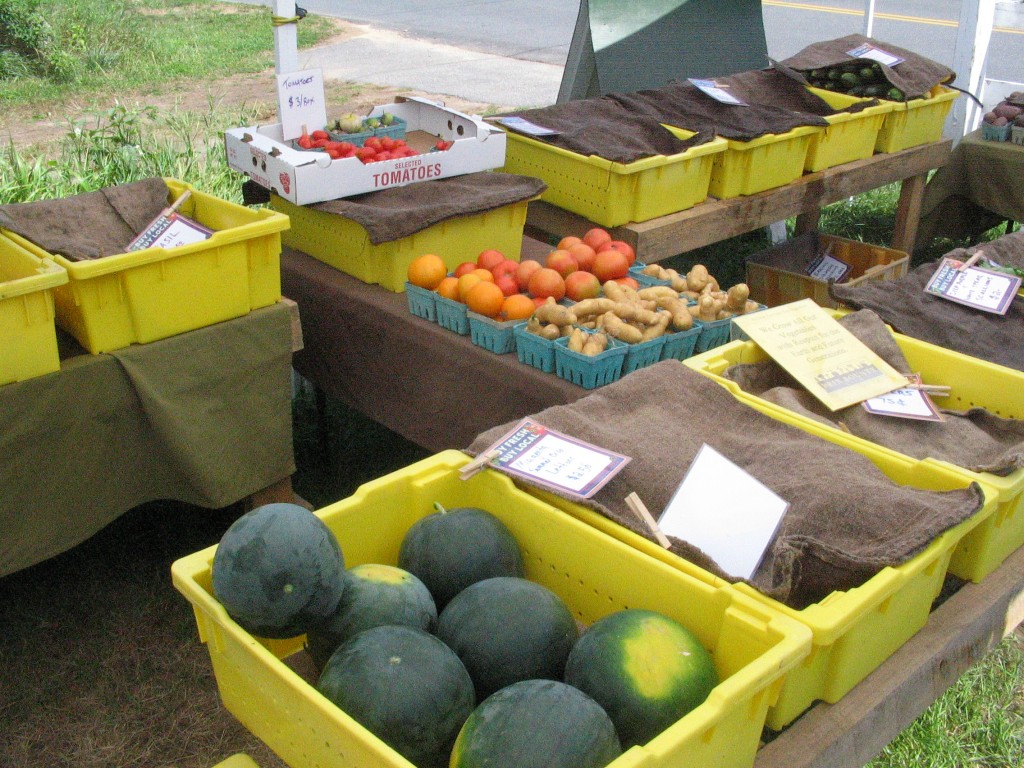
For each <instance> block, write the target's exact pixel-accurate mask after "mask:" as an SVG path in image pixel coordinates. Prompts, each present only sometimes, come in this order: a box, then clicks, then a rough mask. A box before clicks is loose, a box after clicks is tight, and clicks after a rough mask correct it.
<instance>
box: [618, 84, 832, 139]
mask: <svg viewBox="0 0 1024 768" xmlns="http://www.w3.org/2000/svg"><path fill="white" fill-rule="evenodd" d="M722 80H723V81H728V82H729V83H733V84H736V85H741V84H742V87H741V88H740V90H741V91H742V92H743V93H745V94H746V95H747V96H750V95H751V93H752V92H753V90H754V89H756V83H757V81H760V82H762V83H767V76H766V77H762V76H760V75H756V74H752V73H748V74H746V75H733V76H732V78H722ZM716 82H717V81H716ZM773 82H774V80H773ZM776 85H778V86H779V90H780V91H782V90H783V87H782V85H781V81H779V82H778V83H776ZM785 89H786V92H788V93H789V94H790V96H789V97H788V99H785V100H786V101H787V102H788V103H787V104H785V105H780V104H775V103H768V100H767V99H765V98H761V99H750V100H749V101H748V102H747V106H739V105H736V104H724V103H722V102H720V101H718V100H717V99H714V98H712V97H711V96H709V95H708V94H706V93H704V92H703V91H702V90H700V89H699V88H698V87H697V86H695V85H694V84H693V83H690V82H680V83H669V84H668V85H664V86H662V87H660V88H654V89H651V90H646V91H637V92H635V93H617V94H612V95H611V96H610V98H613V99H615V100H616V101H618V102H619V103H620V104H622V106H623V107H624V108H626V109H627V110H628V111H630V112H632V113H635V114H640V115H647V116H649V117H651V118H653V119H655V120H656V121H658V122H662V123H667V124H668V125H673V126H676V127H678V128H685V129H687V130H690V131H698V132H699V133H702V134H704V133H708V134H712V135H715V136H721V137H722V138H724V139H733V140H734V141H752V140H753V139H756V138H759V137H761V136H766V135H768V134H782V133H786V132H788V131H791V130H793V129H794V128H799V127H801V126H805V125H812V126H820V127H825V126H827V125H828V122H827V121H826V120H825V119H824V118H823V117H821V116H820V114H831V113H832V110H829V111H828V112H822V113H815V112H810V111H797V110H795V109H793V108H792V107H793V106H794V105H795V104H796V103H797V102H796V99H795V97H794V96H793V95H792V94H793V93H794V89H792V88H791V87H789V86H785ZM730 90H731V88H730ZM736 95H737V96H740V98H741V99H742V98H743V97H742V96H741V94H740V93H737V94H736ZM808 96H813V94H808ZM780 98H782V96H781V94H780ZM813 98H815V99H817V97H813ZM808 103H810V101H809V100H801V101H800V104H803V105H805V106H806V105H807V104H808ZM819 109H820V107H819Z"/></svg>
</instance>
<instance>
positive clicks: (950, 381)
mask: <svg viewBox="0 0 1024 768" xmlns="http://www.w3.org/2000/svg"><path fill="white" fill-rule="evenodd" d="M836 314H837V315H838V314H839V313H836ZM893 338H894V339H895V340H896V343H897V344H898V345H899V348H900V350H901V351H902V352H903V355H904V357H905V358H906V360H907V363H908V364H909V365H910V368H911V370H913V371H916V372H918V373H920V374H921V377H922V380H923V381H925V382H926V383H928V384H936V385H945V386H948V387H949V388H950V395H949V397H945V398H941V399H939V400H938V403H939V404H940V405H941V406H942V407H944V408H949V409H952V410H967V409H969V408H975V407H982V408H985V409H986V410H989V411H991V412H992V413H994V414H995V415H997V416H1000V417H1002V418H1007V419H1024V372H1021V371H1017V370H1014V369H1012V368H1006V367H1004V366H1001V365H995V364H994V363H989V362H986V361H984V360H979V359H977V358H974V357H970V356H968V355H963V354H960V353H959V352H953V351H951V350H948V349H945V348H943V347H939V346H936V345H934V344H929V343H928V342H925V341H920V340H918V339H914V338H911V337H910V336H904V335H902V334H899V333H893ZM766 359H768V354H767V353H766V352H765V351H764V350H763V349H761V347H760V346H758V345H757V344H755V343H754V342H753V341H736V342H731V343H730V344H727V345H726V346H723V347H719V348H717V349H714V350H712V351H711V352H709V353H707V354H704V355H698V356H695V357H692V358H689V359H688V360H686V361H685V364H686V365H689V366H690V367H691V368H693V369H695V370H697V371H699V372H700V373H703V374H705V375H707V376H710V377H712V378H713V379H715V380H716V381H718V383H720V384H721V385H722V386H724V387H725V388H726V389H728V390H729V391H730V392H732V394H733V395H734V396H735V397H736V398H737V399H739V400H742V401H743V402H746V403H748V404H749V405H751V406H753V407H754V408H757V409H758V410H759V411H762V412H764V413H767V414H768V415H770V416H773V417H774V418H776V419H779V420H780V421H784V422H786V423H787V424H792V425H794V426H797V427H799V428H800V429H803V430H804V431H806V432H810V433H811V434H815V435H818V436H819V437H823V438H825V439H826V440H829V441H830V442H836V443H841V444H849V445H852V446H854V447H855V448H857V449H858V450H861V451H862V452H866V451H874V452H878V453H880V454H887V455H890V456H892V457H899V458H901V459H906V460H913V459H911V458H910V457H908V456H905V455H903V454H899V453H896V452H895V451H892V450H890V449H888V448H885V447H884V446H879V445H877V444H875V443H872V442H870V441H868V440H865V439H863V438H859V437H855V436H854V435H850V434H848V433H846V432H843V431H842V430H840V429H838V428H836V427H832V426H830V425H827V424H824V423H822V422H819V421H817V420H815V419H811V418H809V417H807V416H803V415H801V414H798V413H796V412H794V411H790V410H788V409H786V408H782V407H780V406H777V405H775V404H774V403H770V402H768V401H767V400H764V399H762V398H760V397H757V396H756V395H752V394H750V393H748V392H745V391H743V390H742V389H741V388H740V387H739V386H738V385H737V384H736V383H735V382H733V381H729V380H727V379H725V378H723V376H722V374H723V373H724V372H725V370H726V369H727V368H729V367H730V366H732V365H736V364H738V363H755V362H760V361H763V360H766ZM924 462H929V463H934V464H935V465H936V466H941V467H944V468H945V469H947V470H948V471H950V472H954V473H956V474H958V475H960V476H962V477H964V478H966V479H968V480H975V481H977V482H979V483H981V484H983V485H985V486H986V487H988V488H990V489H991V491H992V493H993V502H994V503H993V505H992V508H991V510H990V512H989V514H988V515H986V516H985V517H984V518H982V519H980V520H979V522H978V525H977V526H976V527H975V528H974V529H973V530H972V531H970V532H969V533H967V535H966V536H964V538H963V540H962V541H960V542H958V544H957V546H956V547H955V549H954V551H953V556H952V560H951V561H950V567H949V570H950V573H952V574H953V575H954V576H957V577H959V578H962V579H967V580H968V581H974V582H979V581H981V580H982V579H984V578H985V577H986V576H987V575H988V574H990V573H991V572H992V571H994V570H995V569H996V568H998V567H999V565H1000V564H1001V563H1002V562H1003V561H1004V560H1005V559H1006V558H1007V557H1008V556H1009V555H1010V554H1011V553H1013V552H1014V551H1015V550H1017V548H1019V547H1020V546H1022V545H1024V469H1018V470H1016V471H1014V472H1011V473H1010V474H1008V475H1005V476H1000V475H994V474H992V473H990V472H973V471H971V470H969V469H966V468H963V467H958V466H956V465H955V464H952V463H949V462H946V461H939V460H936V459H925V460H924Z"/></svg>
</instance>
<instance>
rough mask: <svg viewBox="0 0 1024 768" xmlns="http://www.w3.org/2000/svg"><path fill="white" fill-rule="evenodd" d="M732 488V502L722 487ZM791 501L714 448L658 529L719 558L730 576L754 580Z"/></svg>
mask: <svg viewBox="0 0 1024 768" xmlns="http://www.w3.org/2000/svg"><path fill="white" fill-rule="evenodd" d="M723 488H728V489H729V490H728V493H729V498H730V500H731V502H730V503H728V504H723V503H722V489H723ZM788 508H789V502H787V501H785V500H784V499H782V498H780V497H779V496H778V495H777V494H776V493H775V492H774V491H772V490H771V489H770V488H768V487H767V486H765V485H764V484H763V483H761V481H759V480H758V479H757V478H755V477H753V476H752V475H751V474H750V473H749V472H747V471H746V470H744V469H743V468H742V467H739V466H737V465H736V464H734V463H733V462H731V461H730V460H729V459H727V458H726V457H725V456H723V455H722V454H721V453H719V452H718V451H716V450H715V449H714V448H712V447H711V446H710V445H707V444H704V445H702V446H701V448H700V450H699V451H698V452H697V457H696V458H695V459H694V460H693V463H692V464H691V465H690V468H689V469H688V470H687V472H686V477H684V478H683V482H682V483H680V484H679V487H678V488H677V489H676V492H675V494H673V496H672V499H671V500H670V501H669V503H668V506H667V507H665V511H664V512H662V513H661V516H660V518H659V520H658V525H659V527H660V528H661V530H662V531H663V532H664V533H667V534H670V535H672V536H675V537H676V538H679V539H682V540H683V541H686V542H688V543H690V544H692V545H694V546H695V547H699V548H700V549H701V551H703V552H704V553H705V554H707V555H708V556H709V557H710V558H711V559H712V560H714V561H715V562H716V563H717V564H718V566H719V567H720V568H721V569H722V570H723V571H725V572H726V573H727V574H729V575H730V576H734V577H739V578H744V579H749V578H750V577H751V576H753V574H754V571H755V570H757V566H758V564H759V563H760V562H761V560H762V559H763V558H764V553H765V552H766V551H767V549H768V546H769V545H770V544H771V542H772V539H773V538H774V537H775V531H776V530H778V527H779V523H780V522H781V521H782V517H783V515H785V514H786V510H787V509H788Z"/></svg>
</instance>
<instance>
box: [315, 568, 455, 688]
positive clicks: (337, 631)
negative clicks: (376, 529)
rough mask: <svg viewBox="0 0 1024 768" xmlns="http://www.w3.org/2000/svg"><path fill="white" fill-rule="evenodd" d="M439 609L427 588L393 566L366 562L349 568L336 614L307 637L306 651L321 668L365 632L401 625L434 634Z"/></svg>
mask: <svg viewBox="0 0 1024 768" xmlns="http://www.w3.org/2000/svg"><path fill="white" fill-rule="evenodd" d="M436 623H437V609H436V608H435V607H434V599H433V598H432V597H431V596H430V592H429V591H428V590H427V588H426V586H425V585H424V584H423V582H422V581H420V580H419V579H418V578H416V577H415V576H413V575H412V574H411V573H409V572H408V571H406V570H403V569H401V568H396V567H395V566H393V565H383V564H380V563H363V564H362V565H356V566H353V567H352V568H349V570H348V573H347V574H346V582H345V591H344V592H343V593H342V595H341V601H340V602H339V603H338V608H337V610H336V611H335V612H334V615H333V616H331V618H330V619H329V620H328V621H327V623H326V624H324V626H323V627H321V628H319V629H312V630H310V631H309V634H308V635H307V636H306V649H307V650H308V651H309V653H310V655H311V656H312V657H313V663H315V664H316V666H317V669H322V668H323V666H324V664H326V663H327V659H328V658H330V655H331V654H332V653H333V652H334V649H335V648H337V647H338V646H339V645H341V644H342V643H343V642H345V641H346V640H348V639H349V638H350V637H353V636H354V635H356V634H358V633H359V632H362V631H363V630H364V629H371V628H373V627H380V626H383V625H385V624H400V625H403V626H408V627H419V628H420V629H425V630H426V631H428V632H433V631H434V626H435V625H436Z"/></svg>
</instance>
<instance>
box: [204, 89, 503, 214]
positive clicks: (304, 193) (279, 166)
mask: <svg viewBox="0 0 1024 768" xmlns="http://www.w3.org/2000/svg"><path fill="white" fill-rule="evenodd" d="M385 112H390V113H391V114H393V115H395V116H396V117H399V118H401V119H402V120H404V121H405V122H406V135H405V141H406V143H408V144H409V146H411V147H413V148H414V149H416V150H417V151H419V152H420V153H421V154H420V155H417V156H414V157H405V158H401V159H396V160H382V161H380V162H376V163H367V164H363V163H362V161H360V160H359V159H358V158H355V157H348V158H343V159H337V160H332V159H331V158H330V157H328V155H327V154H326V153H324V152H319V151H309V150H302V149H295V148H294V147H292V145H291V143H290V142H288V141H286V140H285V139H284V136H283V133H282V129H281V124H280V123H273V124H270V125H263V126H249V127H243V128H231V129H228V130H227V131H225V132H224V144H225V149H226V151H227V160H228V165H229V166H230V167H231V168H233V169H234V170H236V171H239V172H241V173H244V174H245V175H247V176H248V177H249V178H251V179H252V180H253V181H254V182H256V183H257V184H259V185H260V186H262V187H266V188H267V189H269V190H271V191H273V192H275V193H276V194H277V195H278V196H280V197H282V198H284V199H285V200H288V201H289V202H292V203H295V204H296V205H308V204H310V203H319V202H322V201H324V200H335V199H337V198H340V197H350V196H351V195H359V194H362V193H364V192H375V191H377V190H381V189H388V188H390V187H401V186H404V185H406V184H412V183H414V182H417V181H426V180H428V179H443V178H447V177H449V176H460V175H462V174H465V173H475V172H476V171H486V170H489V169H491V168H500V167H501V166H502V165H504V163H505V132H504V131H501V130H499V129H497V128H494V127H491V126H489V125H487V124H486V123H484V121H483V120H482V119H481V118H479V117H476V116H472V115H466V114H463V113H461V112H456V111H455V110H452V109H448V108H447V107H445V106H443V105H441V104H438V103H436V102H433V101H429V100H427V99H421V98H417V97H413V96H408V97H399V99H398V100H397V101H396V102H395V103H394V104H385V105H382V106H377V107H374V108H373V109H372V110H371V111H370V113H369V116H370V117H378V116H380V115H382V114H384V113H385ZM318 127H319V126H318ZM439 139H443V140H444V141H449V142H452V143H451V146H450V147H449V148H448V149H446V150H444V151H434V145H435V143H436V142H437V141H438V140H439Z"/></svg>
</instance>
